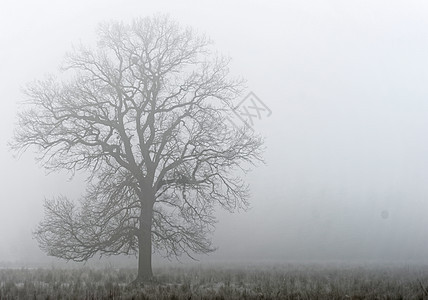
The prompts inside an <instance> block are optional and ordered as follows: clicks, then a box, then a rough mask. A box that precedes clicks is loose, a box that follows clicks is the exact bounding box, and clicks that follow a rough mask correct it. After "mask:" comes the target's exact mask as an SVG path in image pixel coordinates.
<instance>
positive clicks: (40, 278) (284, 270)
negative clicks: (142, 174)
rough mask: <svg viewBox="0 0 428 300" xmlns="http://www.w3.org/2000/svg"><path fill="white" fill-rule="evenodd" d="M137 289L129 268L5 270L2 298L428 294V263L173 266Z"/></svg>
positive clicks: (404, 296)
mask: <svg viewBox="0 0 428 300" xmlns="http://www.w3.org/2000/svg"><path fill="white" fill-rule="evenodd" d="M155 273H156V274H157V276H156V279H155V281H154V282H153V283H151V284H146V285H144V286H143V287H139V288H135V287H131V286H130V285H129V284H130V283H131V282H132V280H133V279H134V277H135V275H136V270H131V269H112V268H109V269H100V270H93V269H89V268H81V269H70V270H64V269H19V270H18V269H3V270H0V299H428V297H427V296H428V292H427V289H428V266H424V267H416V266H413V267H385V266H383V267H381V266H377V267H373V266H371V267H370V266H366V267H361V266H360V267H358V266H353V267H352V266H348V267H344V266H321V265H281V266H275V267H272V266H271V267H266V266H258V267H230V266H229V267H226V266H225V267H184V266H183V267H175V268H159V269H155Z"/></svg>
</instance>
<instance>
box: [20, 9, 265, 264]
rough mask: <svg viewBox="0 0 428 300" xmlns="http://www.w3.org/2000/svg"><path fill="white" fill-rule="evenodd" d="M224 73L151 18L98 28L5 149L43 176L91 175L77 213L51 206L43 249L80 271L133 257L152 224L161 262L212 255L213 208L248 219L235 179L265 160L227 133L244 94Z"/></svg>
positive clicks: (219, 61) (223, 62) (41, 233)
mask: <svg viewBox="0 0 428 300" xmlns="http://www.w3.org/2000/svg"><path fill="white" fill-rule="evenodd" d="M228 63H229V60H228V59H225V58H222V57H219V56H216V55H215V54H213V53H212V51H211V50H210V42H209V40H208V39H207V38H205V37H204V36H200V35H197V34H195V32H194V31H192V30H191V29H186V28H182V27H180V26H179V25H178V24H176V23H175V22H173V21H171V20H170V19H169V18H168V17H164V16H157V17H152V18H142V19H137V20H135V21H133V22H132V23H131V24H123V23H113V22H110V23H105V24H103V25H101V26H100V28H99V40H98V43H97V47H95V49H92V48H88V47H84V46H79V47H75V48H74V49H73V51H72V52H71V53H69V54H67V56H66V59H65V63H64V65H63V67H62V68H63V71H64V72H62V73H61V75H60V78H55V77H49V78H47V79H45V80H40V81H36V82H34V83H32V84H30V85H29V86H28V87H27V89H26V91H25V92H26V95H27V96H28V99H29V100H28V103H29V105H28V106H27V107H26V109H23V110H22V112H21V113H20V114H19V116H18V120H19V124H18V126H17V129H16V132H15V137H14V141H13V142H12V147H13V148H14V149H16V150H17V151H24V150H26V149H27V148H28V147H30V146H36V147H37V152H38V153H39V156H38V160H39V162H40V163H41V165H42V166H43V167H45V168H47V169H49V170H53V171H55V170H63V169H66V170H70V171H71V172H75V171H77V170H83V171H85V172H88V174H90V175H89V178H88V187H87V192H86V194H85V196H84V197H83V199H81V202H80V204H79V205H77V206H76V205H75V204H74V203H73V202H72V201H70V200H68V199H67V198H65V197H58V198H56V199H53V200H48V201H46V203H45V218H44V220H43V221H42V222H41V223H40V224H39V226H38V228H37V229H36V232H35V235H36V238H37V239H38V241H39V243H40V245H41V248H42V249H44V250H45V251H46V252H47V253H48V254H50V255H53V256H57V257H61V258H65V259H71V260H76V261H83V260H87V259H88V258H90V257H92V256H93V255H94V254H96V253H100V254H101V255H103V254H106V255H109V254H119V253H125V254H131V253H136V252H138V238H139V235H141V234H142V233H141V230H140V229H141V226H142V224H143V223H145V222H151V236H152V242H153V246H154V247H153V248H154V249H156V250H159V251H160V252H161V253H163V254H165V255H167V256H176V255H181V254H183V253H185V254H188V255H190V256H191V255H192V253H201V252H202V253H208V252H210V251H212V250H213V247H212V245H211V242H210V239H209V238H208V235H207V233H209V232H210V230H211V229H212V226H213V224H214V223H215V218H214V215H213V211H214V208H215V206H216V205H220V206H221V207H223V208H225V209H227V210H230V211H233V210H235V209H237V208H245V207H246V206H247V205H248V196H249V195H248V187H247V185H246V184H245V183H244V181H243V180H242V179H241V178H240V177H239V176H238V175H237V174H238V173H237V172H236V171H237V170H239V169H242V168H246V167H248V166H250V165H251V164H254V163H255V162H257V161H260V160H261V147H262V140H261V138H260V137H259V136H257V135H255V134H254V133H253V132H252V131H251V130H246V129H245V127H243V128H240V129H237V128H234V127H233V126H231V124H230V123H229V122H227V121H226V118H227V117H228V114H229V113H230V107H233V104H234V103H235V101H237V100H239V99H238V97H239V95H240V92H241V91H242V82H241V81H240V80H235V79H230V76H229V69H228ZM150 209H152V214H151V220H149V219H147V218H150V214H149V215H147V214H144V212H145V211H146V210H150ZM147 216H148V217H147Z"/></svg>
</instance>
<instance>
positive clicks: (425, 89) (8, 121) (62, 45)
mask: <svg viewBox="0 0 428 300" xmlns="http://www.w3.org/2000/svg"><path fill="white" fill-rule="evenodd" d="M155 13H168V14H170V16H171V17H173V18H175V19H176V20H178V21H179V22H180V23H182V24H183V25H189V26H192V27H194V28H196V29H197V30H198V31H200V32H201V33H206V34H207V35H208V36H210V37H211V38H212V39H213V40H214V41H215V45H214V47H215V48H216V49H217V50H218V51H219V52H222V53H224V54H226V55H229V56H231V57H232V58H233V61H232V64H231V71H232V73H233V74H234V75H236V76H243V77H245V78H247V80H248V83H247V85H248V90H252V91H254V92H255V93H256V94H257V95H258V96H259V97H260V98H261V99H262V100H263V101H264V102H265V103H266V104H267V105H268V106H269V107H270V108H271V110H272V111H273V114H272V116H271V117H270V118H266V119H263V120H261V121H260V122H258V123H257V124H256V126H255V128H256V130H257V131H258V132H260V133H261V134H262V135H263V136H265V137H266V147H267V150H266V153H265V158H266V161H267V165H265V166H261V167H259V168H257V169H255V170H254V171H253V172H252V173H251V174H249V175H248V181H249V183H250V184H251V186H252V191H253V196H252V200H251V203H252V209H251V210H250V211H249V212H247V213H239V214H233V215H230V214H227V213H225V212H219V213H218V217H219V224H218V226H217V231H216V232H215V235H214V237H213V238H214V242H215V244H216V245H217V246H219V247H220V248H219V250H218V251H217V252H216V253H214V254H212V255H211V256H209V257H202V259H203V260H204V261H255V262H271V261H323V262H330V261H355V262H360V261H363V262H372V261H381V262H390V261H398V262H418V263H419V262H425V261H426V260H427V257H428V235H427V232H428V217H427V216H428V184H427V183H428V99H427V96H428V84H427V83H428V2H426V1H389V0H384V1H339V0H338V1H315V0H314V1H297V0H296V1H277V2H275V1H243V0H242V1H142V0H138V1H130V0H125V1H110V0H109V1H105V0H104V1H83V0H74V1H65V0H64V1H47V0H44V1H30V0H27V1H22V0H14V1H8V0H6V1H5V0H3V1H2V2H1V4H0V39H1V40H0V63H1V67H0V95H1V99H0V101H1V102H0V105H1V106H0V108H1V109H0V114H1V117H0V122H1V123H0V136H1V148H0V152H1V155H0V166H1V168H0V179H1V189H0V262H2V261H3V262H5V261H18V262H23V263H29V262H35V261H45V260H46V259H45V255H44V254H43V253H42V252H41V251H40V250H39V249H38V247H37V244H36V241H35V240H34V239H32V235H31V231H32V230H33V229H34V228H35V226H36V224H37V223H38V221H39V220H40V219H41V218H42V212H43V207H42V203H43V199H44V197H52V196H54V195H58V194H63V195H67V196H70V197H72V198H74V199H77V198H78V197H79V195H80V194H81V193H82V192H83V181H82V178H83V177H81V176H77V177H76V178H74V180H73V181H71V182H70V181H68V180H67V179H68V176H67V174H65V173H64V174H62V173H61V174H51V175H49V176H45V171H44V170H43V169H41V168H39V167H37V165H36V164H35V162H34V160H33V155H32V153H31V152H28V153H26V154H24V155H23V156H22V157H21V158H20V159H19V160H16V159H14V158H13V156H12V153H11V152H10V151H9V150H8V148H7V145H6V144H7V141H8V140H10V138H11V136H12V132H13V125H14V122H15V115H16V111H17V108H18V103H19V102H20V101H22V100H24V99H25V98H24V96H23V94H22V93H21V92H20V87H22V86H24V85H25V83H26V82H28V81H31V80H33V79H35V78H42V77H43V76H44V75H45V74H46V73H52V72H53V73H55V72H57V70H58V66H59V64H60V63H61V60H62V58H63V56H64V54H65V52H66V51H68V50H70V49H71V46H72V44H78V43H79V41H82V42H83V43H85V44H86V43H89V44H90V43H93V41H94V37H95V30H96V26H97V24H98V23H99V22H100V21H105V20H111V19H114V20H124V21H128V20H131V18H133V17H139V16H151V15H153V14H155ZM383 211H387V212H388V217H387V218H383V217H382V212H383ZM46 261H47V260H46Z"/></svg>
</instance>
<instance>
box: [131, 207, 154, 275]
mask: <svg viewBox="0 0 428 300" xmlns="http://www.w3.org/2000/svg"><path fill="white" fill-rule="evenodd" d="M152 217H153V207H152V206H149V205H148V206H146V207H143V210H142V218H141V220H140V236H139V238H138V275H137V279H136V280H135V281H136V282H137V283H142V282H147V281H150V280H151V279H152V278H153V271H152V236H151V233H152Z"/></svg>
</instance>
